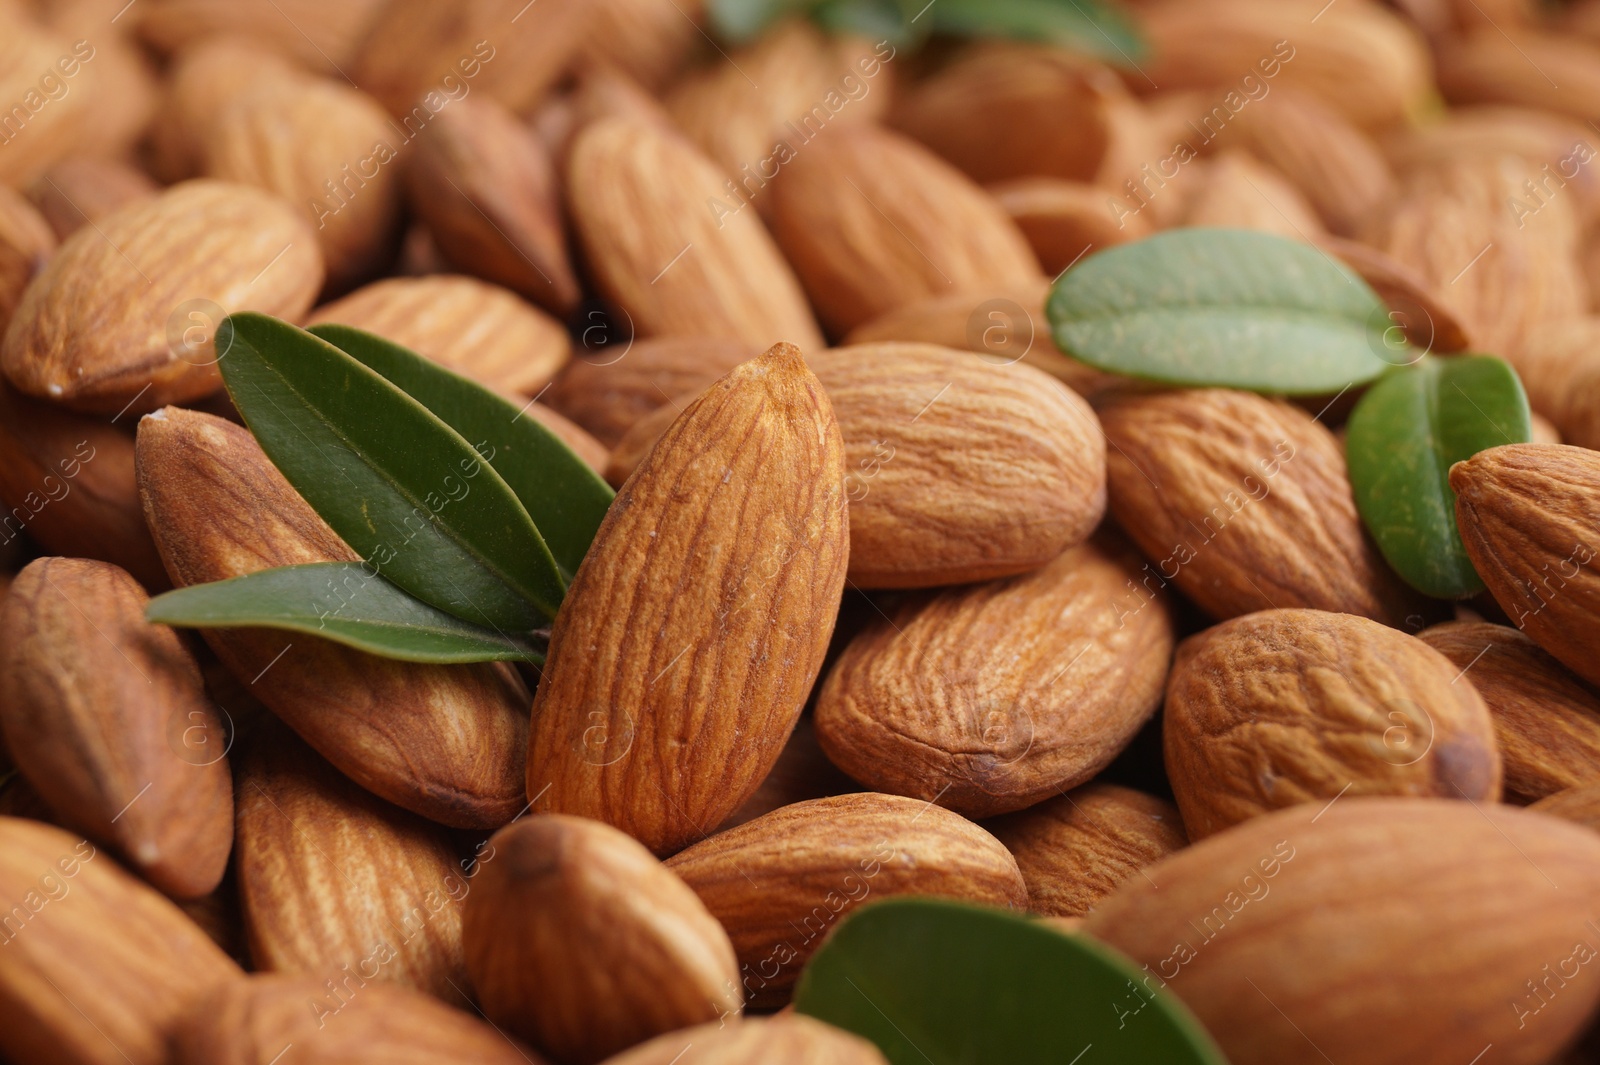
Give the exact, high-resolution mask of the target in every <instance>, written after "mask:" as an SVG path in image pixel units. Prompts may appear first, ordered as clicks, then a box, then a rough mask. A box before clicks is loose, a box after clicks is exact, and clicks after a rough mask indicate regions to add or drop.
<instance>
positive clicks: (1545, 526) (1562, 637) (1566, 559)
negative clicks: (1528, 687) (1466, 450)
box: [1450, 444, 1600, 684]
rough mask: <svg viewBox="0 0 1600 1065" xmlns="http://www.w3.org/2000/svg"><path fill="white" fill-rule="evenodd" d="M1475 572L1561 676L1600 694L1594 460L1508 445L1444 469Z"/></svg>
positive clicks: (1598, 486) (1597, 470)
mask: <svg viewBox="0 0 1600 1065" xmlns="http://www.w3.org/2000/svg"><path fill="white" fill-rule="evenodd" d="M1450 487H1451V489H1452V490H1453V491H1454V492H1455V493H1456V522H1457V524H1458V525H1459V526H1460V528H1461V542H1462V543H1463V544H1464V545H1465V546H1466V549H1467V557H1468V558H1470V559H1471V560H1472V566H1473V568H1474V569H1476V570H1477V571H1478V575H1479V576H1480V577H1482V578H1483V583H1484V584H1486V585H1488V587H1489V591H1490V592H1491V593H1493V594H1494V598H1495V602H1497V603H1499V604H1500V607H1501V609H1503V610H1504V611H1505V612H1506V616H1507V617H1508V618H1510V619H1511V623H1512V624H1513V625H1515V626H1516V627H1517V628H1519V629H1521V630H1523V631H1524V632H1526V633H1527V634H1528V635H1529V636H1531V637H1533V639H1534V641H1535V642H1536V643H1538V645H1539V646H1540V647H1543V648H1544V649H1545V650H1546V651H1548V652H1550V653H1551V654H1552V655H1554V656H1555V657H1556V658H1557V659H1559V660H1560V661H1561V663H1562V664H1563V665H1565V666H1566V667H1567V668H1568V669H1570V670H1572V671H1573V672H1574V673H1576V674H1577V675H1578V676H1580V677H1582V678H1583V679H1584V680H1587V681H1588V682H1589V683H1591V684H1600V659H1597V658H1596V656H1595V653H1594V651H1595V647H1596V645H1597V642H1600V577H1597V576H1596V573H1595V560H1596V554H1597V552H1600V544H1597V543H1596V536H1595V529H1596V527H1597V526H1600V453H1597V452H1594V451H1591V450H1589V449H1588V448H1581V447H1571V446H1569V445H1563V444H1508V445H1504V446H1501V447H1494V448H1489V449H1488V450H1485V451H1480V452H1478V454H1476V455H1474V456H1473V457H1472V458H1470V459H1468V460H1467V461H1466V462H1458V463H1456V464H1455V465H1454V466H1452V467H1451V468H1450Z"/></svg>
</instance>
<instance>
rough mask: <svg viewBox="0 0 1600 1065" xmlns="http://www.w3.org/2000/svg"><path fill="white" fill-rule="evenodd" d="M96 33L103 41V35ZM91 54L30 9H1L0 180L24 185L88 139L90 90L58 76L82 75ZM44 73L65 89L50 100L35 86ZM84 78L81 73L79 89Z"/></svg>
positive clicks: (89, 47)
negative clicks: (1, 136) (0, 118)
mask: <svg viewBox="0 0 1600 1065" xmlns="http://www.w3.org/2000/svg"><path fill="white" fill-rule="evenodd" d="M96 36H97V37H98V38H99V39H100V41H101V42H102V45H104V42H105V38H104V36H103V35H98V34H97V35H96ZM95 55H96V49H95V45H94V43H93V42H91V41H89V40H88V39H87V38H84V39H80V40H77V41H74V40H73V39H72V38H71V37H69V36H67V35H66V34H65V33H62V32H58V31H56V30H53V29H51V28H49V27H46V26H42V25H40V24H39V23H38V22H36V21H34V19H33V18H32V17H31V13H30V12H26V11H24V10H21V9H13V10H8V11H6V12H0V100H4V101H5V103H4V105H3V106H4V107H5V108H6V110H5V111H4V112H3V115H4V117H5V120H6V124H5V125H4V126H3V127H0V129H3V131H4V133H5V143H4V146H5V149H6V150H5V151H4V152H0V185H7V186H11V187H20V186H23V185H26V184H27V183H28V182H30V181H32V180H33V179H34V178H35V177H37V176H38V175H39V174H41V173H42V172H44V170H45V169H47V168H48V167H49V166H50V165H51V164H52V163H55V162H56V161H58V160H60V159H64V158H66V157H67V156H68V155H71V154H72V153H73V151H74V150H75V149H77V148H78V147H79V145H80V144H83V143H86V142H87V139H88V133H89V127H90V121H91V117H90V116H91V113H92V110H93V108H94V106H95V104H96V103H97V101H96V100H95V99H94V96H95V94H94V93H92V92H89V91H73V90H72V88H71V85H72V83H71V82H69V81H67V80H66V79H65V78H64V77H63V75H64V74H65V73H66V71H68V70H69V69H70V70H71V71H72V72H73V75H74V76H76V75H79V74H85V73H86V70H87V69H92V68H93V66H94V63H93V60H94V57H95ZM57 64H60V65H59V66H58V65H57ZM86 65H87V66H86ZM45 78H53V79H54V80H53V81H52V84H58V85H61V86H67V87H68V88H67V91H65V92H61V91H60V90H59V89H58V90H57V92H58V93H60V95H59V96H58V97H57V98H55V99H51V98H49V97H47V96H45V95H44V93H43V92H41V90H40V80H41V79H45ZM88 80H89V79H88V78H87V77H85V78H83V79H82V82H80V85H79V88H83V83H86V82H88ZM45 88H46V89H48V88H49V86H48V85H46V86H45ZM99 102H101V103H104V101H99Z"/></svg>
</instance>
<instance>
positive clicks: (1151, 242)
mask: <svg viewBox="0 0 1600 1065" xmlns="http://www.w3.org/2000/svg"><path fill="white" fill-rule="evenodd" d="M1046 311H1047V313H1048V316H1049V319H1050V328H1051V330H1052V333H1053V335H1054V337H1055V341H1056V346H1057V347H1059V348H1060V349H1061V350H1062V351H1063V352H1065V353H1066V354H1068V355H1071V356H1072V357H1074V358H1076V359H1079V360H1081V361H1083V362H1086V363H1088V364H1089V365H1091V366H1094V367H1097V368H1099V369H1102V370H1106V371H1108V372H1111V373H1119V374H1127V375H1128V376H1131V377H1142V378H1147V379H1150V380H1154V381H1162V382H1165V383H1168V384H1178V385H1192V386H1202V387H1203V386H1211V385H1216V386H1223V387H1228V388H1244V389H1250V390H1252V391H1257V392H1268V393H1282V394H1287V395H1318V394H1327V393H1334V392H1338V391H1340V390H1341V389H1344V388H1348V387H1350V386H1352V385H1357V384H1361V383H1363V382H1366V381H1371V380H1372V379H1374V378H1376V377H1377V376H1378V375H1379V374H1381V373H1383V371H1384V370H1386V369H1388V368H1389V367H1390V366H1392V365H1396V364H1399V363H1404V362H1409V361H1411V360H1412V359H1414V358H1416V357H1418V356H1419V354H1420V353H1417V352H1413V351H1411V349H1409V348H1405V347H1403V346H1401V347H1400V348H1398V349H1397V348H1396V347H1395V346H1394V345H1395V341H1394V335H1395V334H1394V333H1393V332H1392V331H1390V327H1391V326H1392V324H1393V323H1392V322H1391V321H1390V319H1389V317H1388V309H1387V308H1386V307H1385V306H1384V305H1383V303H1382V301H1381V300H1379V299H1378V296H1377V294H1376V293H1374V292H1373V291H1372V289H1370V288H1368V287H1367V284H1366V282H1364V281H1362V280H1361V278H1359V277H1357V276H1356V275H1355V274H1354V273H1353V272H1352V271H1351V270H1349V269H1348V268H1347V267H1345V266H1344V265H1343V264H1342V263H1339V262H1337V261H1335V260H1334V259H1332V258H1330V257H1329V256H1328V255H1326V254H1325V253H1323V252H1322V251H1320V250H1319V249H1317V248H1314V247H1312V246H1311V245H1309V244H1302V243H1300V242H1299V241H1293V240H1287V239H1285V238H1283V237H1277V236H1273V235H1271V234H1268V233H1258V232H1253V231H1248V230H1238V229H1174V230H1169V231H1167V232H1165V233H1160V234H1157V235H1156V236H1153V237H1150V238H1148V239H1146V240H1141V241H1137V242H1135V243H1132V244H1122V245H1118V246H1117V247H1114V248H1108V249H1106V250H1105V251H1102V252H1099V253H1097V254H1094V255H1091V256H1089V257H1088V258H1086V259H1084V260H1083V261H1082V262H1081V263H1079V264H1078V265H1077V266H1075V267H1073V268H1072V269H1070V270H1068V271H1067V272H1066V273H1065V274H1063V275H1062V276H1061V277H1060V279H1058V280H1057V281H1056V283H1055V287H1054V289H1053V290H1052V291H1051V293H1050V299H1049V302H1048V304H1047V305H1046Z"/></svg>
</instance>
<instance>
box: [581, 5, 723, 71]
mask: <svg viewBox="0 0 1600 1065" xmlns="http://www.w3.org/2000/svg"><path fill="white" fill-rule="evenodd" d="M702 6H703V5H702V4H701V3H698V2H694V3H690V4H688V5H686V6H684V7H679V6H678V3H677V0H595V3H594V8H595V13H594V24H593V25H592V26H591V27H590V29H589V33H588V35H587V37H585V39H584V41H583V44H582V45H580V46H579V57H580V61H586V62H587V63H589V64H592V65H597V66H598V65H608V66H612V67H615V68H616V69H617V70H619V71H620V72H622V73H623V74H624V75H626V76H627V77H629V78H632V79H633V80H635V81H637V82H638V83H639V84H640V85H642V86H644V87H645V88H646V89H648V90H649V91H651V92H659V91H660V90H661V88H662V87H663V86H665V85H666V83H667V82H668V81H670V80H671V79H672V77H673V75H675V74H677V73H678V72H679V71H680V70H681V69H682V68H683V66H684V65H685V64H686V63H687V62H689V61H690V60H691V59H693V58H694V55H695V51H696V49H697V48H698V47H699V46H700V43H701V41H702V40H703V39H704V38H702V37H701V36H700V23H699V21H698V20H697V19H698V17H699V16H702V15H703V11H702ZM685 16H688V17H685Z"/></svg>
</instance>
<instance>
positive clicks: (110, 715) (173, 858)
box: [0, 558, 233, 898]
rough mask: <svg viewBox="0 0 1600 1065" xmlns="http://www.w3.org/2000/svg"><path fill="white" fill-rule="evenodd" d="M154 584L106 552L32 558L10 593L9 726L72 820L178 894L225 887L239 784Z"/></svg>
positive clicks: (3, 709) (25, 758)
mask: <svg viewBox="0 0 1600 1065" xmlns="http://www.w3.org/2000/svg"><path fill="white" fill-rule="evenodd" d="M149 601H150V597H149V596H147V595H146V594H145V592H144V589H142V588H140V587H139V585H138V582H136V581H135V580H134V579H133V578H132V577H130V576H128V575H127V574H126V573H124V572H123V571H122V570H120V569H118V568H117V567H115V566H113V565H110V564H109V563H105V562H89V561H86V560H82V559H70V558H47V559H39V560H38V561H36V562H34V563H32V564H31V565H29V566H28V567H27V568H26V569H24V570H23V571H22V572H21V573H20V574H19V575H18V576H17V580H16V583H15V584H14V585H13V586H12V588H11V590H10V592H9V593H8V594H7V595H6V596H5V599H4V600H3V603H0V731H3V732H4V734H5V742H6V747H7V749H8V750H10V751H11V754H12V757H13V758H14V759H15V760H16V761H17V763H18V764H19V765H20V767H21V769H22V772H23V774H24V775H25V776H26V777H27V778H28V780H29V781H30V782H31V783H32V784H33V785H34V787H35V788H37V789H38V791H39V793H40V795H42V796H43V797H44V799H45V801H46V802H48V803H49V804H50V805H51V807H53V808H54V809H55V810H56V811H57V812H58V813H59V814H60V815H61V817H62V819H63V820H64V822H65V823H67V824H70V825H72V826H73V827H75V828H78V829H81V830H82V831H84V832H86V833H88V834H89V835H91V836H93V837H94V838H95V839H97V840H101V841H103V842H104V843H106V844H108V845H110V846H111V847H113V848H115V849H116V851H117V852H118V853H119V854H121V855H123V856H125V857H126V858H127V860H128V861H129V864H131V865H132V866H133V867H134V869H135V870H137V871H138V872H139V873H140V874H141V875H143V876H144V877H145V879H147V880H149V881H150V882H151V883H153V884H154V885H155V886H156V887H158V888H160V889H161V890H162V891H165V892H167V893H168V894H170V895H174V896H177V897H182V898H194V897H196V896H199V895H205V894H207V893H209V892H210V891H212V890H213V889H215V888H216V886H217V884H218V882H220V881H221V880H222V873H223V870H224V869H225V868H226V866H227V864H228V851H229V849H230V847H231V846H232V842H233V819H232V817H231V816H230V815H229V808H230V807H231V806H232V804H233V785H232V780H231V778H230V777H229V775H228V763H227V759H226V757H225V755H223V754H222V753H221V751H220V745H219V749H218V754H217V756H216V757H212V756H211V754H210V752H209V751H203V750H199V749H195V748H192V747H191V746H189V745H188V744H186V743H185V738H186V737H187V736H188V735H190V733H191V732H193V733H197V734H198V735H200V736H202V737H211V736H216V737H220V736H221V735H222V722H221V721H220V719H219V718H218V716H217V714H216V712H215V711H214V710H213V709H212V707H211V704H210V702H209V701H208V700H207V699H206V697H205V692H204V690H203V689H202V688H201V684H200V669H199V667H198V666H196V665H195V661H194V658H193V656H191V655H190V654H189V652H188V650H187V649H185V648H184V646H183V644H182V643H180V642H179V640H178V636H177V634H176V633H175V632H173V631H172V630H171V629H169V628H167V627H166V626H164V625H151V624H149V623H148V622H146V621H145V620H144V607H145V604H146V603H148V602H149Z"/></svg>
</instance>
